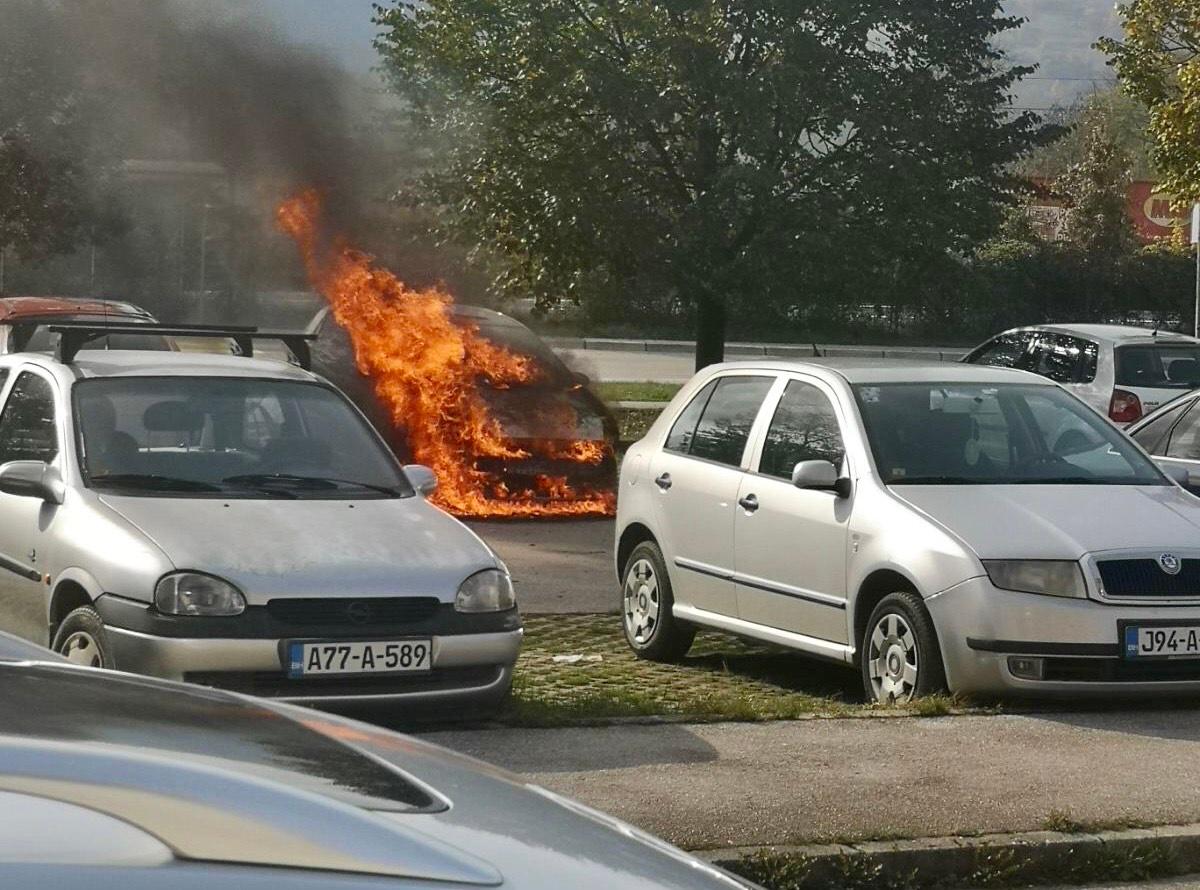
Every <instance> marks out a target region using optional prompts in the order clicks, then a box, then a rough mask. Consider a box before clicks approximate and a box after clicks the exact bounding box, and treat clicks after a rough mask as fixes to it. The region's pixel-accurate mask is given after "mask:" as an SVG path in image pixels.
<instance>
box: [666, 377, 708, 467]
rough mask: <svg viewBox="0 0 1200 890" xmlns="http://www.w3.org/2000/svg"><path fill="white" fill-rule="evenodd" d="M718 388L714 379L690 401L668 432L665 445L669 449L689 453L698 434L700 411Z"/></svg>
mask: <svg viewBox="0 0 1200 890" xmlns="http://www.w3.org/2000/svg"><path fill="white" fill-rule="evenodd" d="M716 388H717V381H715V380H714V381H713V382H712V383H710V384H708V385H707V386H706V387H704V389H702V390H700V392H698V393H696V395H695V396H694V397H693V398H692V400H691V401H690V402H688V406H687V407H686V408H684V409H683V411H682V412H681V413H680V415H679V417H678V418H676V420H675V423H674V424H673V425H672V426H671V432H670V433H668V434H667V442H666V444H665V445H664V446H663V447H664V448H666V449H667V451H678V452H680V453H681V454H687V453H688V449H689V448H691V446H692V438H693V437H694V436H695V435H696V424H698V423H699V422H700V413H701V412H702V411H703V410H704V406H705V405H707V404H708V399H709V397H710V396H711V395H712V394H713V390H714V389H716Z"/></svg>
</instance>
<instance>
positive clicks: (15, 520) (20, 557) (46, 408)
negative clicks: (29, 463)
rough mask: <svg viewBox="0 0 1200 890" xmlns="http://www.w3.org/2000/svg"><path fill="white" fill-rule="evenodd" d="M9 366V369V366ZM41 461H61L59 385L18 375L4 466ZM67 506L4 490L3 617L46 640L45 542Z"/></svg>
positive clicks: (4, 427) (7, 409) (0, 529)
mask: <svg viewBox="0 0 1200 890" xmlns="http://www.w3.org/2000/svg"><path fill="white" fill-rule="evenodd" d="M5 370H6V371H7V369H5ZM13 460H40V461H45V462H46V463H49V464H53V465H56V466H57V465H58V462H59V460H60V457H59V436H58V413H57V410H56V406H55V387H54V384H53V383H52V382H51V381H50V379H49V378H48V377H45V376H43V375H42V374H41V373H40V372H35V371H33V370H29V369H25V370H22V371H21V372H20V373H19V374H17V376H16V379H15V380H14V381H13V384H12V386H11V388H10V389H9V392H8V397H7V399H6V400H5V402H4V408H3V410H2V411H0V465H3V464H5V463H8V462H9V461H13ZM60 509H61V508H60V507H59V506H58V505H56V504H49V503H46V502H44V501H42V500H40V499H38V498H31V497H23V496H20V495H13V494H5V493H3V492H0V621H2V622H3V627H4V629H5V630H7V631H10V632H11V633H15V634H17V635H19V636H22V637H25V638H26V639H28V640H32V641H33V642H35V643H40V644H42V645H46V644H47V643H49V642H50V641H49V640H48V639H47V638H46V631H47V623H46V619H47V615H46V586H45V584H44V583H43V581H42V571H41V566H43V565H47V564H49V559H48V556H49V554H48V553H45V552H44V551H45V546H44V545H45V542H46V541H48V540H49V538H50V529H51V527H52V525H53V522H54V518H55V516H56V515H57V512H58V510H60Z"/></svg>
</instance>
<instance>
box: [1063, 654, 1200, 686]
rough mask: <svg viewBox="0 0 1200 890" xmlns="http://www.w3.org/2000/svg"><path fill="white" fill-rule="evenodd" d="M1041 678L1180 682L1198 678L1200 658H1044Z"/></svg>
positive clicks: (1199, 676)
mask: <svg viewBox="0 0 1200 890" xmlns="http://www.w3.org/2000/svg"><path fill="white" fill-rule="evenodd" d="M1042 679H1044V680H1054V681H1058V682H1073V683H1169V682H1172V681H1173V682H1176V683H1183V682H1188V681H1196V680H1200V660H1187V661H1184V660H1180V661H1173V660H1164V661H1138V660H1136V659H1131V660H1125V659H1120V658H1047V659H1046V661H1045V673H1044V674H1043V676H1042Z"/></svg>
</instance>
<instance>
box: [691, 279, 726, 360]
mask: <svg viewBox="0 0 1200 890" xmlns="http://www.w3.org/2000/svg"><path fill="white" fill-rule="evenodd" d="M723 361H725V304H724V303H723V302H722V301H721V300H720V299H719V298H717V297H713V296H709V295H704V296H702V297H700V299H699V300H698V301H697V302H696V370H697V371H699V370H701V369H703V368H706V367H708V366H709V365H715V364H717V363H718V362H723Z"/></svg>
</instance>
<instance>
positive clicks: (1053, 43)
mask: <svg viewBox="0 0 1200 890" xmlns="http://www.w3.org/2000/svg"><path fill="white" fill-rule="evenodd" d="M374 2H375V0H240V3H239V5H243V6H244V8H246V9H247V10H257V11H259V12H260V13H261V14H262V15H264V16H265V17H266V18H267V19H268V20H270V21H271V22H273V23H274V24H275V26H276V27H277V28H278V29H279V30H280V31H281V32H282V33H284V34H285V35H287V36H288V37H290V38H291V39H293V40H295V41H297V42H299V43H304V44H308V45H310V46H314V47H318V48H320V49H323V50H324V51H326V52H327V53H328V54H329V55H331V56H332V57H333V58H335V59H336V60H337V61H338V62H340V63H341V64H342V65H343V66H345V67H346V68H348V69H350V70H351V71H353V72H354V73H356V74H368V73H369V72H370V71H371V68H372V66H374V65H375V63H376V54H375V50H374V49H373V47H372V45H371V42H372V39H373V38H374V35H375V26H374V25H373V24H372V23H371V17H372V15H373V11H372V8H373V6H374ZM380 2H383V3H385V4H387V5H390V4H388V0H380ZM1005 9H1006V11H1008V12H1009V13H1010V14H1013V15H1020V16H1024V17H1026V18H1027V19H1028V22H1027V23H1026V24H1025V25H1024V26H1023V27H1022V28H1021V29H1020V30H1019V31H1017V32H1014V33H1011V34H1010V35H1008V36H1007V37H1006V38H1005V41H1004V45H1005V47H1006V49H1007V50H1008V51H1009V52H1010V53H1011V55H1012V57H1013V59H1014V61H1017V62H1021V63H1030V62H1037V63H1038V64H1039V65H1040V70H1039V71H1038V72H1036V73H1035V74H1034V75H1033V77H1032V78H1031V79H1030V80H1028V81H1026V82H1025V83H1024V84H1022V85H1021V87H1020V90H1019V94H1018V96H1017V102H1018V103H1019V104H1022V105H1027V106H1030V107H1037V108H1042V107H1046V106H1049V105H1052V104H1070V102H1071V101H1072V100H1073V99H1074V98H1075V97H1077V96H1078V95H1079V94H1081V93H1086V92H1089V91H1091V90H1094V89H1097V88H1102V87H1104V86H1107V85H1108V84H1109V82H1110V79H1111V74H1112V73H1111V71H1110V70H1109V69H1108V68H1107V67H1106V66H1105V63H1104V57H1103V56H1102V55H1101V54H1100V53H1098V52H1096V51H1095V50H1094V49H1092V44H1093V43H1094V42H1095V41H1096V39H1097V38H1098V37H1100V36H1101V35H1102V34H1106V35H1116V34H1118V33H1119V30H1120V23H1119V19H1118V17H1117V14H1116V12H1115V9H1114V5H1113V2H1112V0H1005Z"/></svg>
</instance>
